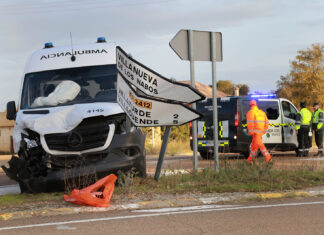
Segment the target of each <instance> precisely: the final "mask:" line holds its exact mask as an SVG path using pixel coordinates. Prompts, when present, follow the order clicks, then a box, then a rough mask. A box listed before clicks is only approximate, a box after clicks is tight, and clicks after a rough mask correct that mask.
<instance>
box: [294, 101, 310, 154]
mask: <svg viewBox="0 0 324 235" xmlns="http://www.w3.org/2000/svg"><path fill="white" fill-rule="evenodd" d="M299 110H300V111H299V112H298V113H297V117H296V132H297V139H298V150H297V157H301V156H304V157H307V156H308V153H309V146H310V143H309V137H308V135H309V132H310V124H311V119H312V113H311V112H310V111H309V110H308V109H307V108H306V102H301V103H300V107H299Z"/></svg>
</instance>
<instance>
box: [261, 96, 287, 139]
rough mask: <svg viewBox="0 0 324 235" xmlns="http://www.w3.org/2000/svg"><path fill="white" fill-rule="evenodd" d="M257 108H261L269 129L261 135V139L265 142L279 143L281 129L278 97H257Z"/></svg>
mask: <svg viewBox="0 0 324 235" xmlns="http://www.w3.org/2000/svg"><path fill="white" fill-rule="evenodd" d="M257 102H258V107H259V109H262V110H263V111H264V112H265V113H266V115H267V117H268V119H269V129H268V130H267V133H266V134H265V135H263V136H262V141H263V143H265V144H281V143H282V130H281V125H280V123H281V112H280V109H279V100H278V99H259V100H258V101H257Z"/></svg>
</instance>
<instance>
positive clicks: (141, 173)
mask: <svg viewBox="0 0 324 235" xmlns="http://www.w3.org/2000/svg"><path fill="white" fill-rule="evenodd" d="M136 170H137V171H138V176H141V177H143V178H145V177H146V154H145V150H144V151H143V155H142V157H141V159H140V162H139V164H138V165H137V166H136Z"/></svg>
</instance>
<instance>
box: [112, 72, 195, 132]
mask: <svg viewBox="0 0 324 235" xmlns="http://www.w3.org/2000/svg"><path fill="white" fill-rule="evenodd" d="M117 102H118V104H119V105H120V106H121V108H122V109H123V110H124V111H125V113H126V114H127V116H128V117H129V118H130V120H131V121H132V123H133V124H134V125H135V126H140V127H147V126H151V127H152V126H178V125H182V124H185V123H187V122H190V121H192V120H196V119H198V118H200V117H201V115H200V114H199V113H197V112H196V111H195V110H193V109H191V108H190V107H188V106H186V105H183V104H181V103H179V102H175V101H173V102H170V101H163V100H159V99H155V98H148V97H144V96H141V95H138V94H137V93H136V91H135V90H134V89H133V88H132V87H131V86H130V85H129V84H128V83H127V81H126V79H125V78H123V76H122V75H121V74H119V73H118V74H117Z"/></svg>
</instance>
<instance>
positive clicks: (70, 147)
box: [45, 116, 112, 151]
mask: <svg viewBox="0 0 324 235" xmlns="http://www.w3.org/2000/svg"><path fill="white" fill-rule="evenodd" d="M111 121H112V120H111V119H110V118H109V117H104V116H99V117H91V118H86V119H84V120H83V121H82V122H81V123H80V124H79V125H78V126H77V127H76V128H74V129H73V130H71V131H69V132H66V133H56V134H47V135H45V141H46V143H47V146H48V148H49V149H50V150H57V151H83V150H87V149H93V148H98V147H102V146H103V145H104V144H105V143H106V140H107V137H108V133H109V123H111Z"/></svg>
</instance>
